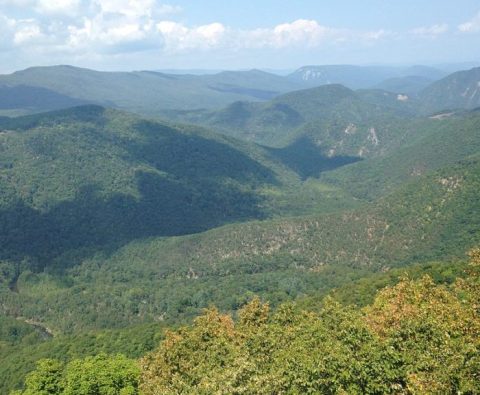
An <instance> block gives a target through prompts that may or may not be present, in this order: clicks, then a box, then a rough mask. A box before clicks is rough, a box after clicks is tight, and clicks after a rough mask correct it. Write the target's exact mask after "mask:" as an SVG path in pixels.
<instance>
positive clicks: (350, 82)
mask: <svg viewBox="0 0 480 395" xmlns="http://www.w3.org/2000/svg"><path fill="white" fill-rule="evenodd" d="M446 74H447V73H445V72H443V71H441V70H438V69H436V68H433V67H427V66H410V67H394V66H353V65H325V66H304V67H301V68H300V69H298V70H296V71H295V72H293V73H292V74H290V75H289V76H288V78H290V79H291V80H293V81H297V82H299V81H301V82H303V83H305V84H306V85H308V86H318V85H326V84H342V85H345V86H347V87H349V88H351V89H362V88H371V87H373V86H375V85H378V84H380V83H381V82H382V81H384V80H387V79H390V78H398V77H406V76H418V77H427V78H430V79H432V80H435V79H439V78H442V77H444V76H445V75H446Z"/></svg>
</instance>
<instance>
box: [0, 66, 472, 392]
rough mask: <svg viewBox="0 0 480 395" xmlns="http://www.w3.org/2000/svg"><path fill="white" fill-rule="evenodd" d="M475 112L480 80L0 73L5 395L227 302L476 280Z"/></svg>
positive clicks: (357, 72)
mask: <svg viewBox="0 0 480 395" xmlns="http://www.w3.org/2000/svg"><path fill="white" fill-rule="evenodd" d="M479 107H480V68H473V69H469V70H463V71H456V72H454V73H448V72H445V71H442V70H439V69H435V68H431V67H423V66H414V67H383V66H382V67H379V66H378V67H377V66H375V67H373V66H372V67H360V66H305V67H302V68H300V69H298V70H297V71H295V72H293V73H290V74H288V75H284V76H282V75H276V74H273V73H268V72H264V71H260V70H250V71H222V72H219V73H205V74H193V73H191V74H188V73H187V74H173V73H172V74H169V73H164V72H155V71H137V72H121V73H120V72H99V71H94V70H88V69H81V68H76V67H72V66H53V67H33V68H29V69H26V70H22V71H18V72H15V73H13V74H9V75H2V76H0V114H2V116H0V246H1V248H0V298H1V303H0V312H1V313H2V316H1V317H0V356H1V360H2V362H1V363H0V377H5V380H3V382H2V383H1V385H0V392H5V393H8V391H10V390H12V389H14V388H21V387H22V383H23V381H24V376H25V374H26V373H27V372H28V371H31V370H32V369H33V368H34V362H35V361H37V360H38V359H40V358H42V357H49V358H57V359H58V358H60V359H63V360H65V361H68V360H71V359H72V358H84V357H86V356H88V355H91V354H95V355H96V354H99V353H100V352H101V351H107V352H108V353H118V352H122V353H124V354H126V355H127V356H128V357H130V358H138V357H141V356H143V355H145V354H146V353H147V352H148V351H151V350H153V349H155V348H156V347H157V345H158V342H159V341H160V339H161V338H162V337H163V332H162V330H163V327H166V326H173V327H175V326H178V325H180V324H185V323H190V322H191V321H192V319H194V317H196V316H197V315H198V314H200V313H201V312H202V309H203V308H205V307H208V306H210V305H212V304H214V305H216V306H218V307H219V308H220V309H221V310H222V311H228V312H233V313H236V312H237V311H238V310H239V308H240V307H241V306H243V305H244V304H245V302H247V301H249V300H250V299H251V298H252V296H253V295H259V296H260V297H262V298H264V299H265V300H269V301H270V302H271V305H272V307H274V308H276V307H277V306H279V305H281V304H282V303H284V302H287V301H292V300H297V301H298V303H304V305H305V306H307V307H308V308H311V309H320V307H319V306H323V304H324V300H325V299H324V297H325V296H326V295H335V294H337V295H341V298H342V297H343V298H344V299H346V300H348V301H349V302H352V303H355V304H358V305H364V304H367V302H368V303H370V302H371V300H372V298H373V294H374V293H375V290H376V288H375V287H376V285H375V284H377V282H380V283H381V284H382V285H388V284H395V283H396V282H398V276H399V275H400V274H401V272H402V271H406V272H408V273H411V274H412V275H414V276H415V275H417V274H418V273H420V274H425V273H430V274H432V275H433V276H436V277H435V280H436V281H438V282H441V283H445V284H448V283H449V282H450V283H451V282H453V281H454V280H455V277H460V276H467V275H466V274H460V271H461V270H460V268H462V270H463V268H464V267H465V262H464V255H465V252H466V251H468V250H470V249H472V248H474V247H475V246H478V245H479V244H480V199H479V194H478V191H479V190H480V111H479ZM392 273H393V274H392ZM365 284H367V285H365ZM442 289H443V288H442ZM342 295H343V296H342ZM465 303H467V302H465ZM196 322H197V323H198V322H199V321H198V320H197V321H196ZM222 322H223V321H222ZM415 330H417V329H415ZM182 333H183V332H182ZM415 333H416V332H415ZM442 333H443V332H442ZM378 339H380V337H378ZM378 339H377V338H376V337H375V342H381V340H378ZM462 355H463V354H462ZM465 355H466V354H465ZM469 355H470V354H469ZM465 358H466V357H465ZM406 366H407V365H406ZM408 366H410V365H408ZM405 369H406V370H408V369H410V367H406V368H405ZM412 369H413V368H412ZM468 377H470V376H468ZM405 380H407V379H405ZM408 380H409V379H408ZM469 380H470V379H469ZM402 385H403V384H402ZM449 388H450V387H449Z"/></svg>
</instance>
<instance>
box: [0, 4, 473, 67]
mask: <svg viewBox="0 0 480 395" xmlns="http://www.w3.org/2000/svg"><path fill="white" fill-rule="evenodd" d="M479 48H480V2H479V1H478V0H476V1H473V0H456V1H452V0H448V1H447V0H436V1H434V0H416V1H413V0H362V1H360V0H355V1H354V0H334V1H330V0H329V1H327V0H316V1H314V0H303V1H302V0H299V1H282V2H280V1H274V0H257V1H250V0H243V1H235V2H234V1H225V0H223V1H220V0H203V1H200V0H197V1H193V0H177V1H175V0H171V1H169V2H164V1H160V0H0V72H11V71H13V70H17V69H21V68H26V67H30V66H35V65H51V64H73V65H76V66H82V67H89V68H96V69H103V70H132V69H137V70H138V69H162V68H184V69H190V68H195V69H201V68H207V69H243V68H255V67H256V68H273V69H291V68H297V67H300V66H302V65H305V64H339V63H343V64H345V63H349V64H420V63H421V64H438V63H455V62H465V61H479V60H480V51H479Z"/></svg>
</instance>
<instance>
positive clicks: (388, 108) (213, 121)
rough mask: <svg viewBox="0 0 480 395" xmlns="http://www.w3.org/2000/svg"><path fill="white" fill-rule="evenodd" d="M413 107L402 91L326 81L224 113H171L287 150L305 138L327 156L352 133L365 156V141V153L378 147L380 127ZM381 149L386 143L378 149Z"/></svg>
mask: <svg viewBox="0 0 480 395" xmlns="http://www.w3.org/2000/svg"><path fill="white" fill-rule="evenodd" d="M409 110H410V103H409V102H408V101H407V102H405V101H401V100H398V98H397V94H393V93H389V92H385V91H358V92H354V91H352V90H350V89H348V88H345V87H344V86H342V85H325V86H321V87H318V88H311V89H306V90H301V91H296V92H291V93H286V94H284V95H281V96H278V97H276V98H275V99H273V100H271V101H268V102H265V103H252V102H236V103H233V104H231V105H230V106H228V107H226V108H224V109H223V110H219V111H212V112H208V111H194V112H170V113H169V114H168V115H169V116H170V117H172V118H174V119H177V120H180V119H187V120H188V121H190V122H192V123H200V124H204V125H207V126H209V127H213V128H215V129H216V130H218V131H220V132H222V133H224V134H228V135H232V136H234V137H237V138H241V139H246V140H250V141H254V142H256V143H260V144H265V145H268V146H274V147H283V148H285V147H287V146H288V145H289V144H295V143H298V141H301V139H302V138H303V137H305V136H306V137H308V139H309V144H310V145H313V146H315V147H317V150H318V151H321V152H323V153H324V154H325V155H328V153H329V151H330V149H332V148H333V149H335V144H334V143H338V144H339V145H342V149H343V145H344V144H343V142H341V140H342V137H349V136H352V138H350V139H349V141H348V142H347V144H348V147H347V149H349V152H350V153H352V154H353V155H355V156H360V157H361V156H363V155H364V154H360V155H359V154H358V151H359V150H360V149H362V147H363V146H364V145H365V147H364V150H365V154H366V153H367V152H369V151H371V150H376V149H377V146H378V141H377V140H379V141H381V140H380V139H379V138H378V139H377V137H376V133H377V132H376V130H377V129H379V130H385V129H386V130H388V129H391V128H392V125H394V126H393V127H395V126H396V124H398V123H399V122H400V121H403V120H404V118H405V115H406V114H409V113H410V112H411V111H409ZM372 128H374V129H375V130H374V131H373V132H372V131H371V130H372ZM380 133H381V132H380ZM380 137H383V136H380ZM383 140H386V139H383ZM350 141H352V142H350ZM382 147H383V142H382V145H380V146H379V147H378V149H380V148H382ZM343 151H345V152H346V151H347V150H346V149H343ZM330 156H333V155H332V154H330Z"/></svg>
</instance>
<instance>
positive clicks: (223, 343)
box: [141, 276, 480, 395]
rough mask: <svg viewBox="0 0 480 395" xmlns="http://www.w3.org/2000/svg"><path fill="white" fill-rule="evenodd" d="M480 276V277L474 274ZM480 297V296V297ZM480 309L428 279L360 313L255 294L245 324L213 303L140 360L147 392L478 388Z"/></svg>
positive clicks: (391, 292) (388, 293)
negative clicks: (270, 300) (312, 309)
mask: <svg viewBox="0 0 480 395" xmlns="http://www.w3.org/2000/svg"><path fill="white" fill-rule="evenodd" d="M467 281H476V282H477V283H478V278H475V279H474V278H470V277H469V278H468V279H467ZM477 296H478V295H477ZM479 339H480V316H479V314H478V312H477V311H476V310H475V308H474V306H472V304H470V303H465V302H464V301H462V300H461V299H459V297H458V296H457V294H456V292H455V287H452V288H447V287H445V286H443V285H435V284H434V282H433V281H432V279H431V278H429V277H428V276H426V277H423V278H421V279H419V280H415V281H414V280H410V279H408V278H406V279H404V280H402V281H401V282H400V283H399V284H397V285H396V286H394V287H387V288H385V289H384V290H382V291H381V292H379V294H378V295H377V297H376V298H375V301H374V302H373V304H372V305H371V306H368V307H367V308H366V309H365V310H364V311H363V312H360V311H358V310H354V309H352V308H348V307H343V306H341V305H339V304H338V303H337V302H334V301H333V300H332V299H330V298H327V299H326V300H325V301H324V304H323V308H322V310H321V311H320V312H319V313H318V314H313V313H308V312H305V311H300V310H298V309H297V308H296V307H295V306H294V305H282V306H281V307H279V308H278V309H277V311H276V312H275V313H273V314H272V313H269V309H268V305H266V304H262V303H260V301H259V299H257V298H255V299H253V300H252V301H251V302H250V303H249V304H247V305H246V306H245V307H244V308H243V309H241V310H240V311H239V313H238V322H236V323H234V321H233V320H232V318H231V316H229V315H223V314H220V313H219V312H218V311H217V310H216V309H209V310H207V311H206V312H205V313H204V315H202V316H200V317H199V318H197V319H196V320H195V322H194V324H193V325H192V326H191V327H184V328H182V329H180V330H178V331H175V332H169V333H168V334H167V337H166V339H165V340H164V341H163V342H162V343H161V345H160V347H159V349H158V350H157V351H155V352H153V353H151V354H149V355H147V356H146V357H145V358H143V359H142V361H141V365H142V381H141V388H142V390H143V391H144V393H145V394H147V395H148V394H156V393H168V394H177V393H199V394H211V393H216V394H233V393H234V394H242V393H245V394H251V393H255V394H271V393H292V394H296V393H326V394H328V393H332V394H333V393H349V394H356V393H358V394H360V393H362V394H384V393H392V394H393V393H427V392H428V393H432V394H443V393H477V392H478V391H480V387H479V382H480V381H479V380H478V379H479V376H478V372H479V371H480V369H479V368H480V342H479Z"/></svg>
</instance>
